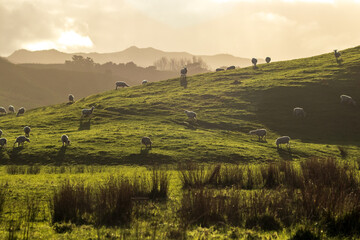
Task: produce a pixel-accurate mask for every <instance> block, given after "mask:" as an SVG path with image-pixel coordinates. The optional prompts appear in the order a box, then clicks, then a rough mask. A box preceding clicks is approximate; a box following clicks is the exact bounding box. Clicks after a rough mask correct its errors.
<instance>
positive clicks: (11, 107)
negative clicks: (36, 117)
mask: <svg viewBox="0 0 360 240" xmlns="http://www.w3.org/2000/svg"><path fill="white" fill-rule="evenodd" d="M9 112H11V113H15V108H14V106H13V105H10V106H9Z"/></svg>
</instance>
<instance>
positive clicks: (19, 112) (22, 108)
mask: <svg viewBox="0 0 360 240" xmlns="http://www.w3.org/2000/svg"><path fill="white" fill-rule="evenodd" d="M24 113H25V108H24V107H21V108H19V110H18V113H17V114H16V116H17V117H18V116H19V115H20V114H24Z"/></svg>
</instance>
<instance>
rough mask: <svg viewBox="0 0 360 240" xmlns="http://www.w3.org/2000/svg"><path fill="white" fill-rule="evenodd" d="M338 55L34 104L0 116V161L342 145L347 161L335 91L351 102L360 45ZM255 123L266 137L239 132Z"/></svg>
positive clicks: (346, 126) (195, 155) (114, 159)
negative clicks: (64, 140) (193, 117)
mask: <svg viewBox="0 0 360 240" xmlns="http://www.w3.org/2000/svg"><path fill="white" fill-rule="evenodd" d="M342 56H343V60H344V62H343V63H342V64H341V65H338V64H337V63H336V61H335V58H334V56H333V53H328V54H324V55H320V56H315V57H311V58H306V59H298V60H292V61H286V62H274V63H270V64H261V65H259V68H258V69H256V70H254V69H253V68H252V67H249V68H244V69H236V70H229V71H224V72H217V73H207V74H202V75H196V76H192V77H189V84H188V88H187V89H183V88H181V87H180V84H179V79H169V80H166V81H161V82H157V83H150V84H148V85H145V86H135V87H131V88H127V89H121V90H117V91H115V90H110V91H107V92H104V93H101V94H96V95H92V96H89V97H86V98H84V99H81V100H79V101H77V102H76V103H75V104H72V105H68V104H66V103H63V104H59V105H54V106H49V107H41V108H37V109H33V110H31V111H28V112H27V113H26V114H25V116H21V117H15V116H11V115H7V116H1V117H0V129H2V130H3V131H4V134H3V137H6V138H7V139H8V140H9V142H10V143H9V146H8V148H6V149H5V150H1V151H0V154H1V155H0V158H1V159H2V163H24V162H26V163H35V162H40V163H44V164H47V163H57V164H60V163H66V162H67V163H70V162H71V163H99V164H109V163H110V164H124V163H131V164H148V163H172V162H178V161H184V160H197V161H205V162H208V161H222V162H249V161H257V162H259V161H268V160H276V159H292V160H296V159H301V158H307V157H311V156H334V157H340V151H339V148H338V147H339V146H342V147H343V149H345V150H344V151H345V152H346V153H347V159H349V160H350V159H356V158H357V156H358V153H359V147H358V146H359V144H360V140H359V137H358V136H359V135H360V125H359V122H360V111H359V107H352V106H347V105H341V104H340V99H339V96H340V94H348V95H350V96H353V98H354V99H355V100H357V101H358V102H359V101H360V94H359V92H360V91H359V90H360V84H359V79H360V68H359V65H360V47H356V48H352V49H347V50H344V51H342ZM234 80H239V81H241V84H238V85H236V84H232V83H233V82H234ZM64 102H65V101H64ZM91 106H95V107H96V109H95V110H94V114H93V116H92V118H91V120H88V119H83V120H81V118H80V113H81V109H83V108H89V107H91ZM297 106H300V107H303V108H304V109H305V111H306V112H307V114H308V116H307V117H306V119H295V118H294V117H293V116H292V109H293V108H294V107H297ZM184 109H188V110H192V111H195V112H197V114H198V122H197V123H196V124H192V123H188V122H187V119H186V116H185V114H184V112H183V111H184ZM25 125H29V126H31V128H32V132H31V136H30V139H31V143H30V144H25V147H24V148H21V147H20V148H13V147H12V146H11V145H12V143H13V142H14V140H15V138H16V136H18V135H20V134H22V133H23V132H22V131H23V130H22V129H23V127H24V126H25ZM256 128H266V129H268V130H269V134H268V140H267V142H258V141H257V139H255V138H254V137H251V136H249V135H248V134H247V133H248V131H249V130H252V129H256ZM62 134H68V136H69V137H70V139H71V141H72V144H71V145H70V146H69V147H67V148H62V147H61V142H60V137H61V135H62ZM281 135H288V136H290V137H291V138H292V150H291V152H289V151H287V150H285V147H283V149H280V150H277V149H276V146H275V144H274V141H275V139H276V138H277V137H278V136H281ZM142 136H150V137H151V138H152V140H153V142H154V144H153V148H152V149H151V150H148V149H145V148H141V145H140V139H141V137H142Z"/></svg>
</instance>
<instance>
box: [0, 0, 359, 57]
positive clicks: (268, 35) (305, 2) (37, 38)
mask: <svg viewBox="0 0 360 240" xmlns="http://www.w3.org/2000/svg"><path fill="white" fill-rule="evenodd" d="M359 12H360V1H359V0H251V1H250V0H182V1H178V0H173V1H168V0H154V1H148V0H119V1H117V0H87V1H81V0H57V1H56V0H53V1H47V0H33V1H30V0H0V55H2V56H6V55H9V54H10V53H12V52H13V51H14V50H17V49H19V48H29V49H41V48H57V49H59V50H62V51H71V52H77V51H87V52H89V51H98V52H111V51H118V50H122V49H124V48H127V47H129V46H132V45H136V46H139V47H149V46H151V47H155V48H159V49H162V50H166V51H188V52H191V53H195V54H215V53H230V54H234V55H237V56H244V57H253V56H254V57H265V56H268V55H269V56H271V57H272V58H273V59H274V60H276V59H288V58H297V57H305V56H309V55H315V54H319V53H323V52H327V51H332V50H333V49H335V48H337V49H342V48H347V47H352V46H356V45H359V44H360V31H357V30H356V29H355V24H356V23H358V22H360V16H359Z"/></svg>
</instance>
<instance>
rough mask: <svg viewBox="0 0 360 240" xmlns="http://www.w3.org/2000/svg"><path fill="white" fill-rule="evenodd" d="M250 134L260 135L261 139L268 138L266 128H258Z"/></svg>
mask: <svg viewBox="0 0 360 240" xmlns="http://www.w3.org/2000/svg"><path fill="white" fill-rule="evenodd" d="M249 134H250V135H256V136H258V137H259V141H260V139H261V140H266V129H256V130H252V131H250V132H249Z"/></svg>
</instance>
